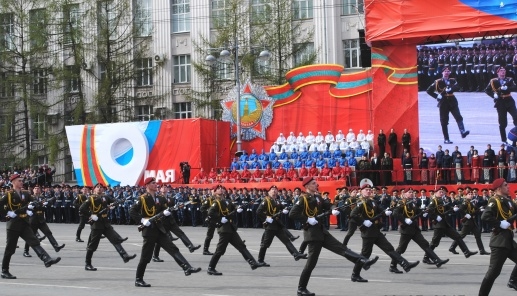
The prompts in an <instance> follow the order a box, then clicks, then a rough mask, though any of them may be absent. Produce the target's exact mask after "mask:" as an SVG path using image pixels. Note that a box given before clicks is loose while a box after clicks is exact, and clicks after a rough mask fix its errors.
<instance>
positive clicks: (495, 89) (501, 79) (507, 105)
mask: <svg viewBox="0 0 517 296" xmlns="http://www.w3.org/2000/svg"><path fill="white" fill-rule="evenodd" d="M516 90H517V85H516V84H515V81H514V80H513V78H510V77H506V69H505V68H504V67H499V68H498V69H497V77H496V78H493V79H491V80H490V82H489V83H488V85H487V87H486V88H485V93H486V94H487V95H488V96H490V97H491V98H493V99H494V103H495V104H494V108H496V110H497V118H498V122H499V133H500V135H501V141H502V142H503V143H504V144H506V139H507V138H506V126H508V118H507V114H506V113H510V115H511V116H512V119H513V125H514V126H517V109H516V108H515V100H514V99H513V98H512V94H511V92H512V91H516ZM510 144H512V143H510Z"/></svg>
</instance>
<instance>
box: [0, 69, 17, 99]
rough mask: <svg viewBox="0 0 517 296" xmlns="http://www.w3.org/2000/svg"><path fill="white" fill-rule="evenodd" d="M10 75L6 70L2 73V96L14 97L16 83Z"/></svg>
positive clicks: (0, 95) (0, 93)
mask: <svg viewBox="0 0 517 296" xmlns="http://www.w3.org/2000/svg"><path fill="white" fill-rule="evenodd" d="M9 76H10V75H8V74H7V73H5V72H2V73H0V98H7V97H14V85H13V83H12V81H10V77H9Z"/></svg>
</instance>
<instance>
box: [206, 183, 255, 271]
mask: <svg viewBox="0 0 517 296" xmlns="http://www.w3.org/2000/svg"><path fill="white" fill-rule="evenodd" d="M212 190H213V192H214V197H215V201H214V203H213V204H212V206H211V207H210V209H209V210H208V219H209V220H210V221H211V223H214V224H215V225H216V227H217V233H218V234H219V242H218V243H217V248H216V249H215V253H214V255H212V259H210V263H209V265H208V270H207V273H208V274H209V275H222V273H221V272H218V271H217V270H216V269H215V267H216V266H217V262H219V259H220V258H221V256H223V255H224V253H225V252H226V247H228V244H231V245H232V246H234V247H235V248H236V249H237V250H238V251H239V252H240V253H241V254H242V257H244V259H246V261H247V262H248V263H249V265H250V266H251V269H253V270H255V269H257V268H258V267H262V266H264V264H260V263H258V262H257V261H256V260H255V258H253V256H252V255H251V254H250V251H248V249H247V248H246V245H245V244H244V242H243V241H242V239H241V237H240V235H239V234H238V233H237V229H236V228H235V225H234V224H233V221H232V220H233V219H235V213H236V210H237V208H236V206H235V205H234V204H233V203H232V202H231V201H230V200H226V199H225V198H224V195H223V186H221V185H216V186H214V188H212Z"/></svg>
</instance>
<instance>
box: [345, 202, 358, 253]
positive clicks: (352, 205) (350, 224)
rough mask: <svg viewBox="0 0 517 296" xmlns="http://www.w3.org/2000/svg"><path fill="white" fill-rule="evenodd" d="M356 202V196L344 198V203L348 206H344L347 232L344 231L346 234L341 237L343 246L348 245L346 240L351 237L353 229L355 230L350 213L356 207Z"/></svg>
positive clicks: (355, 225)
mask: <svg viewBox="0 0 517 296" xmlns="http://www.w3.org/2000/svg"><path fill="white" fill-rule="evenodd" d="M356 202H357V197H355V196H351V197H349V198H347V199H346V200H345V205H347V206H348V207H346V208H345V211H344V215H345V216H347V219H348V232H347V233H346V236H345V238H344V239H343V245H345V247H346V246H347V245H348V241H350V238H352V236H353V235H354V233H355V231H356V230H357V223H356V222H355V221H354V220H353V219H350V213H352V210H353V209H354V208H355V207H356V205H355V203H356Z"/></svg>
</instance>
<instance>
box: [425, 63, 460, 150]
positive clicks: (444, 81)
mask: <svg viewBox="0 0 517 296" xmlns="http://www.w3.org/2000/svg"><path fill="white" fill-rule="evenodd" d="M449 75H451V70H450V69H449V68H448V67H444V68H443V71H442V78H440V79H436V80H435V81H434V82H433V84H431V85H430V86H429V87H428V88H427V93H428V94H429V95H430V96H431V97H433V98H435V99H436V100H437V101H438V109H439V110H440V124H441V125H442V133H443V139H444V140H443V143H444V144H452V142H451V140H450V138H449V128H448V127H447V126H448V125H449V113H451V114H452V116H453V117H454V119H455V120H456V123H457V124H458V128H459V130H460V133H461V137H462V138H465V137H466V136H468V135H469V133H470V131H468V130H465V125H464V124H463V117H462V116H461V113H460V108H459V107H458V100H457V99H456V96H454V92H456V91H459V90H460V86H459V84H458V82H457V81H456V79H454V78H449Z"/></svg>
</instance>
